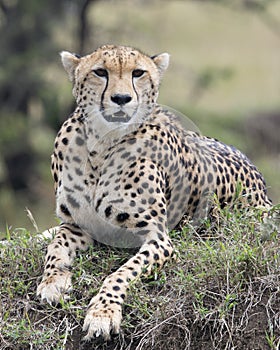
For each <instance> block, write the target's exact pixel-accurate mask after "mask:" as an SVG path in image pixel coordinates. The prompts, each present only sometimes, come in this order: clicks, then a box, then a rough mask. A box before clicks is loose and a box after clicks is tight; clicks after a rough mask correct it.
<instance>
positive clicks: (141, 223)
mask: <svg viewBox="0 0 280 350" xmlns="http://www.w3.org/2000/svg"><path fill="white" fill-rule="evenodd" d="M147 225H148V223H147V222H146V221H139V222H137V224H136V227H145V226H147Z"/></svg>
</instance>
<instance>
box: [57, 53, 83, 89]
mask: <svg viewBox="0 0 280 350" xmlns="http://www.w3.org/2000/svg"><path fill="white" fill-rule="evenodd" d="M60 56H61V61H62V64H63V67H64V69H65V70H66V72H67V73H68V76H69V79H70V81H71V82H72V83H74V80H75V69H76V67H77V65H78V64H79V62H80V57H79V56H78V55H75V54H73V53H70V52H68V51H62V52H60Z"/></svg>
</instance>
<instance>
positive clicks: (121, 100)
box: [111, 94, 132, 106]
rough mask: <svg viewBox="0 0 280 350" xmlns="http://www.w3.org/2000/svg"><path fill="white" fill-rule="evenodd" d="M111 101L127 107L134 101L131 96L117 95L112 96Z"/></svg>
mask: <svg viewBox="0 0 280 350" xmlns="http://www.w3.org/2000/svg"><path fill="white" fill-rule="evenodd" d="M111 100H112V101H113V102H114V103H116V104H117V105H119V106H122V105H125V104H126V103H128V102H130V101H131V100H132V97H131V96H130V95H121V94H116V95H113V96H111Z"/></svg>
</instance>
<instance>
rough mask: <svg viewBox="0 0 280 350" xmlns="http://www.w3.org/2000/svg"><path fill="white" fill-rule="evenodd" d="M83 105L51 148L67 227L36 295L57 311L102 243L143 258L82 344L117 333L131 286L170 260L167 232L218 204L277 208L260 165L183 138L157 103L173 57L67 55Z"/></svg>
mask: <svg viewBox="0 0 280 350" xmlns="http://www.w3.org/2000/svg"><path fill="white" fill-rule="evenodd" d="M61 59H62V64H63V66H64V68H65V70H66V72H67V73H68V76H69V79H70V81H71V82H72V84H73V95H74V97H75V99H76V103H77V107H76V109H75V111H74V113H73V114H72V115H71V116H70V117H69V118H68V119H67V120H66V121H65V122H64V124H63V125H62V127H61V129H60V131H59V132H58V134H57V137H56V140H55V149H54V152H53V155H52V175H53V179H54V185H55V193H56V214H57V216H58V217H59V218H60V220H61V224H60V226H59V227H58V229H57V230H56V233H55V235H54V238H53V240H52V241H51V243H50V244H49V246H48V249H47V254H46V258H45V266H44V274H43V279H42V282H41V283H40V285H39V286H38V290H37V294H38V296H40V297H41V299H42V300H45V301H47V302H49V303H53V302H54V303H57V302H59V301H60V298H63V297H65V295H66V294H67V293H68V292H69V291H70V290H71V272H70V269H71V265H72V263H73V259H74V258H75V256H76V252H77V251H78V250H86V249H87V248H88V247H89V245H90V244H94V242H96V241H99V242H101V243H104V244H108V245H115V246H118V247H134V248H135V247H137V249H138V252H137V253H136V254H135V255H134V256H132V257H131V258H130V259H129V260H128V261H127V262H126V263H125V264H124V265H122V266H121V267H120V268H119V269H118V270H117V271H115V272H114V273H112V274H110V275H109V276H108V277H107V278H106V279H105V280H104V282H103V284H102V286H101V288H100V291H99V293H98V294H97V295H96V296H94V297H93V298H92V300H91V301H90V304H89V306H88V309H87V312H86V316H85V320H84V326H83V331H84V332H85V333H86V336H85V339H87V340H89V339H91V338H92V337H94V336H101V337H103V338H104V339H105V340H107V339H109V338H110V334H111V333H118V332H119V330H120V324H121V319H122V304H123V302H124V300H125V297H126V294H127V291H128V288H129V285H130V283H131V282H133V281H135V280H136V279H139V278H140V277H141V275H143V274H144V273H145V274H147V275H149V274H150V273H151V271H152V269H153V267H155V266H157V267H162V265H163V264H164V263H165V262H166V261H167V260H168V259H170V258H171V257H172V254H173V245H172V242H171V240H170V238H169V235H168V233H169V231H170V230H171V229H172V228H174V227H175V226H176V224H178V222H179V221H180V219H181V218H182V216H183V215H186V216H187V217H189V218H197V219H198V218H199V217H201V216H202V215H204V214H205V213H206V214H207V210H208V209H207V206H208V200H207V198H208V197H209V195H210V194H211V193H214V194H215V195H216V197H217V198H218V200H219V202H220V205H221V206H225V205H227V204H230V203H232V202H233V200H234V198H235V197H236V192H237V188H238V186H242V200H241V203H242V206H244V207H246V206H263V207H269V206H271V201H270V199H269V198H268V196H267V192H266V184H265V181H264V179H263V177H262V175H261V174H260V173H259V171H258V170H257V169H256V167H255V166H254V165H253V164H252V163H251V162H250V161H249V160H248V158H247V157H246V156H245V155H243V154H242V153H241V152H240V151H238V150H237V149H235V148H234V147H231V146H227V145H225V144H223V143H222V142H219V141H218V140H216V139H212V138H208V137H205V136H202V135H200V134H199V133H197V132H195V131H191V130H185V129H184V128H183V127H182V126H181V124H180V120H179V119H178V118H177V116H176V115H175V114H174V113H172V112H170V111H169V110H167V109H165V108H163V107H161V106H160V105H158V104H157V97H158V94H159V85H160V83H161V80H162V76H163V74H164V72H165V70H166V69H167V67H168V64H169V55H168V54H167V53H162V54H158V55H155V56H151V57H150V56H148V55H146V54H144V53H142V52H140V51H139V50H136V49H134V48H131V47H126V46H113V45H105V46H102V47H100V48H98V49H97V50H96V51H94V52H93V53H91V54H89V55H86V56H84V57H80V56H78V55H75V54H72V53H69V52H66V51H63V52H62V53H61Z"/></svg>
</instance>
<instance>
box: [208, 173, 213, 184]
mask: <svg viewBox="0 0 280 350" xmlns="http://www.w3.org/2000/svg"><path fill="white" fill-rule="evenodd" d="M207 181H208V182H209V183H211V182H212V181H213V175H212V174H211V173H209V174H208V175H207Z"/></svg>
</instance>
